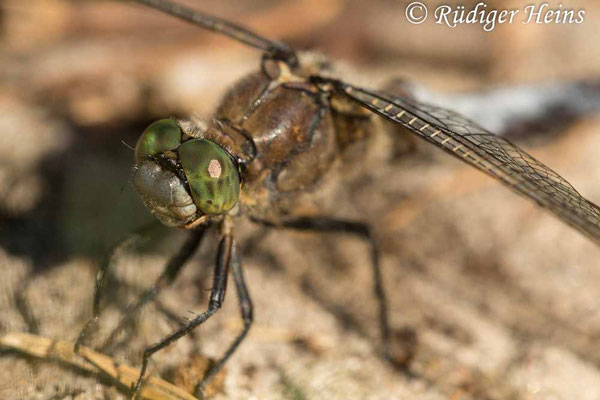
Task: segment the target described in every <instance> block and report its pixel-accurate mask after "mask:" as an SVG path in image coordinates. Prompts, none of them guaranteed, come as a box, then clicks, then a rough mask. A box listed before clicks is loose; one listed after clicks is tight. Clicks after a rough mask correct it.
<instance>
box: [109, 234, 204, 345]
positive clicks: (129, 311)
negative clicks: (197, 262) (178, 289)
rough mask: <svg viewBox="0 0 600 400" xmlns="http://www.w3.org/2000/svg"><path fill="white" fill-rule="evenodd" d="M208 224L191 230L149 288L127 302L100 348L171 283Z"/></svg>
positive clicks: (110, 342)
mask: <svg viewBox="0 0 600 400" xmlns="http://www.w3.org/2000/svg"><path fill="white" fill-rule="evenodd" d="M207 228H208V225H201V226H199V227H198V228H196V229H195V230H193V231H192V232H190V234H189V236H188V238H187V240H186V241H185V243H184V244H183V245H182V246H181V248H180V249H179V251H178V252H177V253H175V254H174V255H173V256H172V257H171V259H170V260H169V261H168V262H167V265H166V266H165V269H164V270H163V272H162V273H161V274H160V276H159V277H158V278H157V279H156V281H155V282H154V285H152V286H151V287H150V288H148V289H146V290H145V291H144V292H143V293H142V294H141V295H140V297H139V298H138V300H137V301H136V302H135V303H132V304H129V305H128V306H127V308H126V309H125V311H124V313H123V316H122V317H121V320H120V321H119V324H118V325H117V327H116V328H115V329H113V331H112V332H111V333H110V335H109V336H108V338H107V339H106V340H105V341H104V343H103V344H102V346H101V347H100V349H101V350H102V351H103V352H106V350H107V349H109V348H110V347H111V346H113V344H114V341H115V340H116V338H117V335H118V334H119V333H120V332H121V330H122V329H123V328H124V327H125V325H126V324H127V323H128V322H131V321H133V320H134V319H135V315H136V313H137V312H138V311H139V310H140V309H141V308H142V307H143V306H144V305H145V304H146V303H149V302H151V301H152V300H154V298H156V296H158V294H159V293H160V291H161V290H162V289H164V288H165V287H167V286H169V285H171V284H172V283H173V282H174V281H175V279H176V278H177V276H178V275H179V272H180V271H181V270H182V269H183V266H184V265H185V264H186V263H187V261H188V260H189V259H190V258H191V257H192V255H194V253H195V252H196V250H197V249H198V247H199V246H200V243H201V241H202V237H203V236H204V233H205V232H206V229H207Z"/></svg>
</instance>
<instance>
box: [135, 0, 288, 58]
mask: <svg viewBox="0 0 600 400" xmlns="http://www.w3.org/2000/svg"><path fill="white" fill-rule="evenodd" d="M134 1H135V2H137V3H141V4H144V5H146V6H148V7H151V8H154V9H156V10H159V11H162V12H164V13H166V14H170V15H172V16H174V17H177V18H180V19H182V20H184V21H187V22H189V23H191V24H194V25H196V26H199V27H201V28H204V29H208V30H210V31H213V32H216V33H220V34H222V35H225V36H228V37H230V38H232V39H234V40H237V41H238V42H241V43H244V44H246V45H248V46H251V47H254V48H257V49H259V50H262V51H264V52H266V53H268V54H270V55H271V56H272V57H273V58H275V59H278V60H283V61H285V62H287V63H288V64H289V65H297V64H298V59H297V56H296V52H295V51H294V50H293V49H292V48H291V47H289V46H288V45H286V44H284V43H281V42H276V41H273V40H269V39H267V38H264V37H262V36H260V35H258V34H256V33H254V32H252V31H250V30H248V29H246V28H244V27H242V26H240V25H237V24H234V23H233V22H229V21H226V20H224V19H222V18H219V17H216V16H214V15H210V14H206V13H203V12H200V11H196V10H192V9H191V8H188V7H185V6H183V5H181V4H179V3H175V2H173V1H170V0H134Z"/></svg>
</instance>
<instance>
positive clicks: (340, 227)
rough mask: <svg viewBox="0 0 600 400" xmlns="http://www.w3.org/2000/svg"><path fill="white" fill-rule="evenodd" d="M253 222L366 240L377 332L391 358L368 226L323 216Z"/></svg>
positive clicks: (385, 308) (384, 302) (386, 355)
mask: <svg viewBox="0 0 600 400" xmlns="http://www.w3.org/2000/svg"><path fill="white" fill-rule="evenodd" d="M255 222H258V223H261V224H264V225H267V226H272V227H275V228H291V229H297V230H311V231H318V232H346V233H349V234H352V235H356V236H358V237H360V238H362V239H364V240H366V241H367V242H368V244H369V247H370V250H371V251H370V253H371V267H372V269H373V289H374V293H375V298H376V299H377V303H378V308H379V333H380V336H381V342H382V347H383V349H382V350H383V357H384V358H385V359H386V360H390V361H391V360H392V359H393V357H392V356H391V354H390V344H389V343H390V325H389V321H388V302H387V296H386V294H385V289H384V286H383V277H382V274H381V266H380V265H379V251H378V248H377V243H376V242H375V240H374V239H373V236H372V235H371V230H370V228H369V226H368V225H367V224H365V223H362V222H355V221H344V220H339V219H331V218H325V217H314V218H298V219H294V220H289V221H284V222H283V223H282V224H281V225H274V224H272V223H269V222H266V221H260V220H255Z"/></svg>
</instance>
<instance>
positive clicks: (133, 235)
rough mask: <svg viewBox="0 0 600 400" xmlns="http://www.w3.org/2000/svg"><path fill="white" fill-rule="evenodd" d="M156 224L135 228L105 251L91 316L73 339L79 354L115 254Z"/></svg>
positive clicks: (96, 314)
mask: <svg viewBox="0 0 600 400" xmlns="http://www.w3.org/2000/svg"><path fill="white" fill-rule="evenodd" d="M156 226H157V224H156V222H152V223H150V224H147V225H144V226H142V227H141V228H139V229H136V230H135V231H134V232H133V233H131V234H130V235H129V236H128V237H126V238H125V239H124V240H122V241H121V242H119V243H118V244H117V245H115V246H114V247H112V249H111V250H110V251H109V252H108V253H107V256H106V257H105V259H104V260H103V261H102V263H101V264H100V270H99V271H98V273H97V274H96V281H95V286H94V300H93V308H92V317H91V318H90V319H89V320H88V321H87V322H86V323H85V325H84V326H83V328H81V331H80V332H79V335H78V336H77V340H76V341H75V345H74V348H73V350H74V351H75V353H76V354H79V348H80V346H81V344H82V343H83V340H84V339H85V337H86V336H87V335H88V334H89V332H90V330H91V329H92V328H93V327H95V326H96V325H97V324H98V320H99V318H100V300H101V299H102V291H103V289H104V284H105V283H106V278H107V277H108V273H109V270H110V267H111V265H112V264H113V261H114V258H115V256H116V255H117V254H118V253H119V252H120V251H121V250H123V249H125V248H127V247H130V246H132V245H133V244H134V243H135V242H136V241H138V240H140V239H141V238H144V237H146V236H147V235H148V234H150V233H151V232H152V231H153V230H154V229H155V228H156Z"/></svg>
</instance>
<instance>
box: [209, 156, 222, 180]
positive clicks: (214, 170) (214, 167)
mask: <svg viewBox="0 0 600 400" xmlns="http://www.w3.org/2000/svg"><path fill="white" fill-rule="evenodd" d="M221 172H222V169H221V163H219V161H218V160H210V162H209V163H208V175H210V177H211V178H215V179H216V178H218V177H220V176H221Z"/></svg>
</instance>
